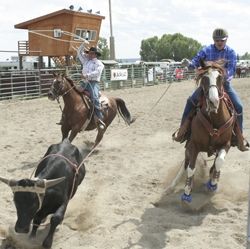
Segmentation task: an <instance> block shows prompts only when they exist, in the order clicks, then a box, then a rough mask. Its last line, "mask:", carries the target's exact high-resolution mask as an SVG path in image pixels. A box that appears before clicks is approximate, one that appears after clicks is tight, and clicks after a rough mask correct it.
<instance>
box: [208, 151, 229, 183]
mask: <svg viewBox="0 0 250 249" xmlns="http://www.w3.org/2000/svg"><path fill="white" fill-rule="evenodd" d="M226 154H227V152H226V151H225V150H224V149H222V150H220V151H219V153H218V156H217V158H216V159H215V167H214V169H213V172H212V174H211V184H212V185H215V184H217V183H218V181H219V178H220V169H221V167H222V165H223V164H224V162H225V157H226Z"/></svg>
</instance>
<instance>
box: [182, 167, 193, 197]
mask: <svg viewBox="0 0 250 249" xmlns="http://www.w3.org/2000/svg"><path fill="white" fill-rule="evenodd" d="M194 171H195V169H191V168H190V167H188V168H187V179H186V184H185V187H184V193H185V194H186V195H190V192H191V190H192V185H193V176H194Z"/></svg>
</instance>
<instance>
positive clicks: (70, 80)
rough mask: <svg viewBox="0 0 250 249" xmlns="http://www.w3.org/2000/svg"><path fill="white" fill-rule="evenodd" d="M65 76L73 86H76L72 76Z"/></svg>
mask: <svg viewBox="0 0 250 249" xmlns="http://www.w3.org/2000/svg"><path fill="white" fill-rule="evenodd" d="M64 78H65V79H66V80H67V81H68V82H69V84H70V85H71V86H72V87H74V86H75V83H74V81H73V80H72V79H71V78H69V76H64Z"/></svg>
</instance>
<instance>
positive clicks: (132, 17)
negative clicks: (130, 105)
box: [0, 0, 250, 61]
mask: <svg viewBox="0 0 250 249" xmlns="http://www.w3.org/2000/svg"><path fill="white" fill-rule="evenodd" d="M71 4H72V5H74V6H75V9H76V10H77V9H78V8H79V7H80V6H81V7H82V8H83V11H86V10H87V9H92V10H93V12H95V11H100V12H101V15H104V16H105V17H106V18H105V20H104V21H103V23H102V27H101V34H100V35H101V36H102V37H105V38H107V39H108V40H109V37H110V19H109V1H108V0H84V1H78V0H75V1H73V0H72V1H68V0H42V1H35V0H23V1H20V0H8V1H6V0H4V1H1V5H0V23H1V26H0V50H17V42H18V41H19V40H27V39H28V32H27V31H26V30H18V29H15V28H14V25H15V24H18V23H21V22H24V21H28V20H30V19H33V18H36V17H39V16H42V15H45V14H48V13H51V12H54V11H57V10H60V9H63V8H68V7H69V6H70V5H71ZM111 7H112V23H113V34H114V37H115V52H116V58H139V51H140V45H141V41H142V40H143V39H147V38H149V37H153V36H158V37H161V36H162V35H163V34H174V33H177V32H178V33H181V34H183V35H184V36H187V37H190V38H193V39H195V40H197V41H199V42H200V43H201V44H202V45H208V44H210V43H211V42H212V37H211V34H212V31H213V30H214V28H216V27H224V28H226V29H227V30H228V32H229V39H228V45H229V46H231V47H232V48H234V49H235V51H236V53H238V54H240V55H242V54H244V53H245V52H249V53H250V32H249V25H250V1H248V0H237V1H235V0H220V1H218V0H199V1H197V0H186V1H185V0H157V1H154V0H111ZM9 55H10V54H5V53H0V61H2V60H5V59H6V57H9ZM13 55H14V54H13Z"/></svg>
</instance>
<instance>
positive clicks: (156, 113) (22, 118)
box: [0, 78, 250, 249]
mask: <svg viewBox="0 0 250 249" xmlns="http://www.w3.org/2000/svg"><path fill="white" fill-rule="evenodd" d="M232 84H233V86H234V87H235V89H236V90H237V91H238V93H239V95H240V97H241V99H242V102H243V104H244V107H245V109H244V126H245V129H244V131H245V136H246V137H247V138H248V139H250V108H249V106H250V97H249V96H250V95H249V93H250V79H249V78H245V79H244V78H242V79H234V80H233V82H232ZM167 87H169V84H165V85H155V86H151V87H143V88H134V89H125V90H116V91H108V92H105V94H106V95H108V96H119V97H121V98H123V99H124V100H125V102H126V105H127V107H128V109H129V110H130V112H131V114H132V116H133V117H137V120H136V121H135V123H133V124H132V125H131V126H129V127H127V126H126V125H125V123H124V122H123V120H122V119H121V118H119V117H116V118H115V120H114V121H113V123H112V124H111V126H110V127H109V128H108V130H107V132H106V133H105V135H104V139H103V140H102V142H101V144H100V145H99V146H98V147H97V148H96V150H95V151H94V152H93V154H91V156H90V157H88V159H87V160H86V162H85V166H86V170H87V172H86V177H85V179H84V180H83V182H82V183H81V185H80V186H79V188H78V190H77V193H76V195H75V196H74V197H73V199H72V200H71V201H70V202H69V205H68V207H67V210H66V214H65V218H64V220H63V223H62V224H61V225H59V226H58V228H57V230H56V233H55V236H54V241H53V245H52V248H53V249H69V248H71V249H80V248H81V249H84V248H86V249H94V248H97V249H111V248H112V249H129V248H131V249H132V248H133V249H163V248H168V249H173V248H181V249H184V248H185V249H189V248H195V249H200V248H202V249H210V248H213V249H217V248H218V249H219V248H220V249H230V248H231V249H236V248H237V249H240V248H246V237H247V220H248V189H249V182H248V180H249V165H250V152H240V151H239V150H237V149H236V148H235V147H234V148H231V149H230V151H229V153H228V155H227V156H226V161H225V164H224V165H223V167H222V170H221V178H220V182H219V188H218V191H217V192H216V193H215V194H213V195H211V194H209V193H207V192H205V190H204V187H203V185H204V182H206V181H207V177H208V176H207V172H208V170H209V166H211V164H212V160H211V159H213V157H209V158H207V155H206V154H201V155H200V156H199V160H198V162H197V171H196V173H195V174H196V175H195V182H196V184H195V185H194V190H193V200H194V203H193V204H192V205H193V208H191V209H187V208H184V207H183V206H182V205H181V201H180V196H181V194H182V193H183V187H184V178H183V177H181V178H180V180H179V181H178V182H176V184H175V186H172V187H171V188H169V186H170V185H171V183H172V181H173V179H174V178H175V176H176V174H177V172H178V171H179V169H180V167H181V166H182V163H183V159H184V145H183V144H179V143H176V142H173V141H172V138H171V134H172V133H173V132H174V131H175V130H176V128H177V127H178V126H179V123H180V118H181V115H182V111H183V108H184V105H185V102H186V99H187V97H188V96H189V95H190V94H191V93H192V91H193V90H194V88H195V82H194V81H191V80H190V81H183V82H181V83H172V84H171V86H170V87H169V89H168V90H167ZM166 90H167V91H166ZM164 92H166V93H165V95H164V96H163V97H162V98H161V99H160V97H161V96H162V95H163V93H164ZM159 99H160V101H159V102H158V103H157V101H158V100H159ZM0 109H1V111H0V137H1V139H0V148H1V152H0V165H1V173H0V175H1V176H2V177H7V178H17V179H18V178H25V177H29V176H30V175H31V174H32V172H33V171H34V169H35V168H36V166H37V164H38V162H39V160H40V159H41V157H42V156H43V155H44V154H45V152H46V151H47V148H48V147H49V146H50V145H51V144H55V143H59V142H60V140H61V131H60V126H58V125H56V122H58V121H59V120H60V116H61V111H60V109H59V106H58V104H57V102H56V101H55V102H52V101H49V100H48V99H47V98H46V97H44V98H40V99H32V100H25V101H24V100H22V101H21V100H19V101H17V100H16V101H2V102H0ZM95 135H96V131H91V132H82V133H80V134H78V135H77V137H76V139H75V140H74V141H73V144H74V145H76V146H78V147H79V148H80V149H82V150H84V149H86V148H88V146H89V144H91V143H92V142H94V139H95ZM0 185H1V188H0V196H1V201H0V210H1V211H0V239H1V247H0V248H2V249H7V248H8V249H13V248H15V249H21V248H28V249H29V248H40V247H41V246H40V245H41V244H42V240H43V238H44V236H45V234H46V231H47V229H48V228H47V227H46V226H42V227H40V228H39V230H38V234H37V238H36V239H33V240H31V239H29V238H28V236H24V235H16V234H15V233H14V232H13V226H14V224H15V221H16V210H15V206H14V203H13V200H12V198H13V194H12V192H11V189H10V188H9V187H8V186H7V185H5V184H3V183H0Z"/></svg>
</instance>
